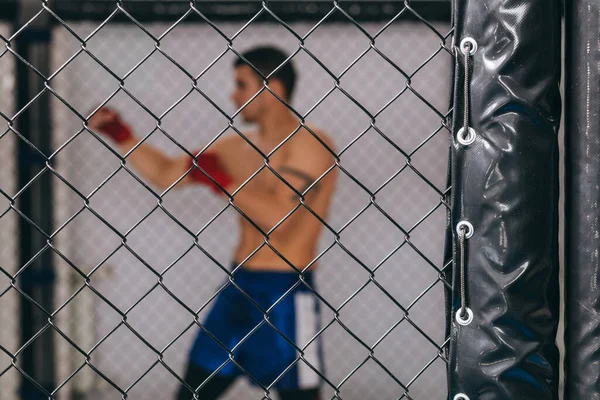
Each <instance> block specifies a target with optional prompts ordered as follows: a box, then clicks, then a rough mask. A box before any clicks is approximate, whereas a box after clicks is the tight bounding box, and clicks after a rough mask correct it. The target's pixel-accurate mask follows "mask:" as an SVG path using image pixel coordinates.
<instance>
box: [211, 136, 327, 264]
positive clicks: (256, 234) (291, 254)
mask: <svg viewBox="0 0 600 400" xmlns="http://www.w3.org/2000/svg"><path fill="white" fill-rule="evenodd" d="M248 138H249V139H250V140H252V143H253V144H254V145H255V146H256V147H258V148H260V149H261V150H262V151H263V153H265V154H267V153H269V152H271V151H272V150H273V148H274V147H275V146H276V145H278V143H267V142H264V141H262V140H261V138H259V137H258V136H256V135H249V136H248ZM219 146H220V151H219V153H220V154H221V155H222V156H221V159H222V162H223V164H224V166H225V168H226V169H227V171H228V172H229V173H230V174H231V175H232V176H233V178H234V180H235V181H236V182H240V183H242V182H245V181H246V180H248V179H249V178H250V177H251V176H253V175H254V174H256V175H254V177H253V178H252V179H251V180H250V181H249V182H248V183H247V184H246V185H245V186H244V187H243V188H242V189H241V190H240V192H243V191H252V192H258V193H262V194H269V195H272V196H279V197H280V198H281V196H283V198H284V199H289V201H288V203H289V204H288V205H287V207H288V208H289V211H291V210H292V209H293V208H294V206H295V205H297V204H299V200H298V196H296V195H295V193H294V191H292V190H291V189H290V188H289V187H288V186H287V185H286V184H285V183H283V182H282V181H281V179H280V178H278V177H277V176H276V174H275V173H273V172H272V171H271V170H270V169H269V168H267V167H266V166H265V162H264V158H263V157H262V156H261V155H260V154H259V153H258V152H257V151H256V150H255V149H253V148H252V147H251V146H250V145H249V144H248V143H247V142H246V141H245V140H243V139H242V138H241V137H239V136H238V135H233V136H231V137H228V138H226V139H224V140H223V142H222V143H220V144H219ZM315 146H319V147H315ZM314 149H318V150H319V149H322V145H321V144H320V143H319V142H318V141H317V140H316V139H315V138H314V137H313V136H312V135H311V134H310V133H308V132H307V131H304V130H301V131H299V132H298V133H297V134H296V136H294V137H293V138H292V139H291V140H289V141H288V142H287V143H285V144H284V145H283V146H281V147H280V148H279V149H278V150H277V151H276V152H275V153H273V154H272V155H271V156H270V157H269V162H268V164H269V166H270V167H271V168H272V169H273V170H275V171H276V172H277V173H279V174H280V175H281V176H282V177H283V178H285V179H287V180H288V182H291V181H292V179H290V178H291V175H290V159H291V158H292V157H293V156H294V155H296V157H295V159H296V160H298V157H297V156H298V155H299V154H302V153H301V152H306V151H311V150H314ZM294 152H296V153H294ZM299 152H300V153H299ZM333 161H334V160H333V157H331V162H330V163H328V164H329V165H333ZM261 167H262V169H261ZM259 169H261V170H260V172H258V173H256V172H257V171H258V170H259ZM292 169H293V170H295V171H298V170H299V169H300V170H301V169H302V167H301V166H300V168H298V166H297V165H296V166H295V167H294V168H292ZM326 170H327V168H325V167H324V168H322V170H320V171H317V172H316V173H315V172H312V173H311V174H310V175H309V176H307V177H306V178H309V177H311V178H312V180H315V179H317V178H319V177H320V176H321V175H322V174H323V173H325V172H326ZM300 172H301V171H300ZM294 183H295V185H294V187H295V188H296V189H297V190H298V191H299V192H302V191H304V190H305V189H306V187H307V186H308V185H309V184H310V183H311V180H309V179H305V180H298V176H296V177H295V179H294ZM334 185H335V178H334V177H333V174H328V175H326V176H325V177H324V179H322V180H320V181H319V182H318V184H317V186H315V189H311V190H310V191H309V193H308V194H307V195H306V197H305V202H306V204H307V205H308V206H309V207H310V208H311V209H312V210H313V211H314V212H315V213H316V214H318V215H319V216H320V217H321V218H322V219H324V220H326V217H327V211H328V208H329V203H330V200H331V197H332V193H333V190H334ZM234 203H235V196H234ZM240 208H241V211H243V212H244V213H245V214H246V216H247V217H248V218H246V217H244V216H242V215H239V217H238V220H239V222H240V234H241V235H240V241H239V243H238V246H237V249H236V251H235V254H234V261H235V262H236V263H237V264H239V263H241V262H242V261H244V260H246V259H247V261H246V262H245V263H244V267H246V268H250V269H263V270H279V271H292V270H293V269H292V268H291V267H290V266H289V265H288V263H287V262H286V261H284V258H285V259H286V260H287V261H289V262H290V263H292V264H293V265H294V266H296V267H297V268H299V269H302V268H305V267H306V266H307V265H309V264H310V263H311V262H312V261H313V260H314V258H315V257H316V251H317V245H318V240H319V236H320V233H321V231H322V229H323V224H322V223H321V222H320V221H319V220H318V219H317V218H316V217H315V216H314V215H312V213H311V212H309V211H308V210H307V209H306V208H304V207H303V206H300V208H298V209H297V210H296V211H295V212H294V214H293V217H292V218H289V219H286V220H285V221H284V222H282V223H281V225H279V226H278V227H277V228H276V229H275V230H274V231H273V232H272V234H270V235H269V240H268V244H269V245H270V246H269V245H267V243H266V241H265V236H264V235H263V234H262V233H261V231H260V230H259V229H257V228H256V227H255V226H253V224H252V223H251V222H250V221H248V219H250V220H253V219H254V218H257V217H258V216H257V215H253V213H252V210H247V209H244V208H242V207H240ZM267 210H268V209H267ZM263 212H268V211H263ZM271 228H272V227H271ZM282 232H285V233H282ZM271 247H272V248H271ZM257 249H258V250H257ZM277 253H279V254H277ZM248 257H250V258H248Z"/></svg>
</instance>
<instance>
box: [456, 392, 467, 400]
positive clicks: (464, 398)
mask: <svg viewBox="0 0 600 400" xmlns="http://www.w3.org/2000/svg"><path fill="white" fill-rule="evenodd" d="M454 400H470V399H469V396H467V395H466V394H464V393H459V394H457V395H456V396H454Z"/></svg>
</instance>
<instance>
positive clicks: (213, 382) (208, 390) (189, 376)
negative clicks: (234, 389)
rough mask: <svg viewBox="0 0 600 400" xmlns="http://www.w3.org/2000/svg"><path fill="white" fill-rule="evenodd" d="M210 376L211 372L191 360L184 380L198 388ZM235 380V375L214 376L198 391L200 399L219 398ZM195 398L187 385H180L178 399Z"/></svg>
mask: <svg viewBox="0 0 600 400" xmlns="http://www.w3.org/2000/svg"><path fill="white" fill-rule="evenodd" d="M209 376H210V373H208V372H207V371H205V370H203V369H202V368H200V367H197V366H195V365H194V364H193V363H191V362H190V363H189V364H188V367H187V371H186V373H185V378H184V381H185V382H186V383H187V384H188V385H190V386H191V387H192V388H194V389H196V388H197V387H198V386H200V385H201V384H202V382H204V381H205V380H206V379H208V377H209ZM233 381H235V377H227V376H218V375H216V376H213V377H212V378H211V379H210V381H208V382H207V383H206V384H205V385H204V386H203V387H202V389H200V390H199V391H198V399H201V400H217V399H218V398H219V396H220V395H221V394H223V392H225V391H226V390H227V388H229V386H231V384H232V383H233ZM193 398H194V394H193V393H192V392H191V391H190V390H189V389H188V388H187V387H185V385H180V388H179V392H178V394H177V400H191V399H193Z"/></svg>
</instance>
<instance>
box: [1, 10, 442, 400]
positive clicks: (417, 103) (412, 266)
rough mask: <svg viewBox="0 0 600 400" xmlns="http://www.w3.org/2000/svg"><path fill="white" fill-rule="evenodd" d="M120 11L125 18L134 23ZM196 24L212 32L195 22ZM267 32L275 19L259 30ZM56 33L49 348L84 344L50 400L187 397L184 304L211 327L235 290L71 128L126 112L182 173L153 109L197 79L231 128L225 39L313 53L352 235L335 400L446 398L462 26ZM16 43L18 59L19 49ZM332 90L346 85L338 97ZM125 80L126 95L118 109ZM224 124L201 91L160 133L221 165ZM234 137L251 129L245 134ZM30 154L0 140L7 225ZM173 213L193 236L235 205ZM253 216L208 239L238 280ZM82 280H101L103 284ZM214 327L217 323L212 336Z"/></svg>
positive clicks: (188, 199) (339, 317)
mask: <svg viewBox="0 0 600 400" xmlns="http://www.w3.org/2000/svg"><path fill="white" fill-rule="evenodd" d="M406 5H407V7H406V8H405V10H404V13H413V11H412V10H411V9H410V2H406ZM342 6H343V3H342ZM342 6H340V4H338V2H332V4H331V10H332V12H334V13H344V11H343V10H344V7H342ZM44 8H45V10H46V11H45V12H51V10H52V7H51V6H47V5H45V6H44ZM40 9H42V7H40ZM115 10H116V12H117V13H119V14H123V11H122V10H120V9H119V8H118V7H117V6H115ZM189 12H190V13H196V11H195V10H194V9H193V8H190V10H189ZM269 12H270V10H269V6H268V2H265V3H264V4H263V8H262V10H261V13H264V14H266V13H269ZM52 18H53V19H54V20H56V21H57V25H56V27H55V28H54V30H53V32H52V43H51V55H52V60H51V64H52V68H51V70H52V72H53V76H52V79H51V80H49V82H48V86H49V88H51V89H52V91H54V93H55V95H53V100H52V107H53V108H52V110H53V112H52V119H53V131H52V132H53V137H52V139H53V150H54V151H55V153H54V154H53V155H52V161H53V162H52V167H51V168H46V172H45V173H47V174H51V175H52V176H53V178H52V179H53V183H54V190H55V192H54V196H55V198H54V199H53V204H54V210H55V215H54V218H55V228H57V229H59V232H58V233H56V235H54V236H52V240H51V242H52V244H53V247H54V248H55V249H57V250H58V251H60V255H58V254H57V255H56V256H55V261H56V271H57V278H58V279H57V292H56V298H55V301H54V310H52V311H55V310H57V309H58V308H59V307H63V308H62V309H61V310H60V312H59V313H57V314H56V315H55V316H54V317H53V318H52V322H53V324H54V325H55V326H56V328H54V327H51V328H50V329H51V330H53V329H60V331H61V332H62V334H63V335H64V336H66V337H68V338H69V340H67V339H66V338H65V337H63V336H62V335H59V334H56V335H55V341H56V345H57V349H58V352H57V360H56V365H57V383H58V385H62V386H60V389H59V390H58V391H56V392H55V393H52V395H53V396H56V398H68V396H67V395H68V394H70V393H75V392H76V393H79V394H82V395H84V396H85V397H84V398H88V399H96V398H97V399H117V398H121V397H122V396H124V395H127V398H129V399H142V398H143V399H159V398H160V399H164V398H172V396H173V393H174V390H175V388H176V386H177V384H178V381H177V379H176V378H175V377H174V376H173V374H172V373H171V372H170V371H169V370H168V369H167V368H166V366H168V367H169V368H170V369H171V370H173V371H175V372H176V373H177V374H178V375H180V376H182V374H183V368H184V363H185V360H186V357H187V354H188V349H189V347H190V345H191V341H192V340H193V337H194V335H195V333H196V331H197V329H198V327H197V326H196V325H195V324H194V316H193V315H192V314H191V313H190V312H189V311H188V310H186V308H184V307H183V306H182V305H181V304H180V302H182V303H184V304H185V305H186V306H187V307H189V308H190V309H193V310H199V309H200V308H201V307H202V306H203V305H204V304H205V303H206V302H208V301H209V300H210V299H211V296H212V295H213V294H214V293H215V292H216V290H217V289H218V288H219V287H220V286H221V285H222V284H223V282H224V280H225V279H226V278H227V274H226V273H225V272H224V271H223V270H221V269H220V268H219V267H218V266H217V265H216V264H215V263H214V262H213V261H211V260H210V259H209V258H208V257H207V256H206V255H205V254H203V253H202V252H201V251H200V250H199V249H198V248H193V249H192V250H191V251H189V252H187V250H188V249H189V248H190V245H191V244H192V243H193V238H192V237H190V235H189V234H188V233H187V232H186V231H185V230H184V229H182V228H181V227H180V226H179V224H178V223H177V222H176V221H174V220H173V218H172V217H170V216H169V215H167V214H166V213H165V212H163V211H162V210H161V209H159V208H157V199H156V197H155V196H154V195H153V194H152V193H151V192H150V191H149V190H148V189H147V188H145V187H144V186H143V185H142V184H141V183H140V182H139V181H138V180H137V179H136V178H135V177H134V176H132V173H134V174H135V170H133V171H132V173H130V172H128V171H127V170H125V169H124V168H122V166H121V160H120V159H119V157H117V156H116V155H115V154H114V153H113V152H112V151H111V150H110V144H109V143H108V144H104V143H102V142H101V141H99V140H98V139H97V138H95V137H94V136H93V135H91V134H90V133H89V132H87V131H85V130H82V120H81V118H80V117H79V116H77V115H76V113H75V112H74V110H75V111H76V112H78V113H80V114H81V115H83V116H88V115H89V112H90V110H92V109H93V108H94V107H95V106H97V105H98V104H100V103H102V102H104V101H105V100H106V99H107V98H109V96H111V95H112V94H113V93H114V92H117V94H116V95H115V97H114V98H112V100H111V101H110V103H109V104H110V105H111V106H113V107H114V108H117V109H119V110H120V111H121V113H122V114H123V117H124V118H125V119H126V120H127V121H128V122H129V123H130V124H131V125H132V126H133V128H134V130H135V131H136V132H137V134H138V136H139V137H142V136H144V135H147V134H149V133H150V132H154V133H152V135H151V136H150V137H149V139H148V141H149V142H150V143H152V144H153V145H155V146H157V147H159V148H161V149H162V150H164V151H165V152H167V153H168V154H170V155H177V154H180V153H181V150H180V149H179V148H178V147H177V146H176V145H175V144H173V142H172V141H171V140H170V139H168V138H167V137H166V136H165V135H163V134H162V133H161V132H160V131H157V130H156V124H157V120H156V119H155V118H154V117H153V116H152V115H151V114H150V113H148V112H147V111H146V110H144V109H143V108H142V107H141V106H140V105H139V104H138V103H141V104H143V105H144V107H146V108H147V109H148V110H150V111H151V112H152V113H154V115H161V114H163V113H164V112H165V111H166V110H168V109H170V108H171V107H172V106H173V105H174V104H176V103H177V102H178V101H179V99H180V98H182V97H183V96H184V95H185V94H186V93H188V92H189V91H190V89H191V83H192V81H191V79H190V78H189V76H188V75H186V73H185V72H183V71H182V70H185V71H187V73H189V74H190V75H192V76H198V75H200V74H203V75H202V76H201V77H200V78H199V79H198V85H197V86H198V87H199V88H200V89H201V90H202V92H204V94H206V96H208V97H209V98H210V99H211V100H212V101H213V102H214V103H215V104H216V105H218V107H219V108H221V109H222V110H224V111H225V112H226V113H227V114H228V115H231V114H233V113H234V112H235V111H236V110H235V109H234V107H233V106H232V105H231V104H230V102H229V100H228V96H229V93H230V91H231V89H232V86H233V80H232V71H231V64H232V61H233V59H234V57H235V55H234V53H233V52H232V51H231V50H227V49H228V42H227V39H225V37H226V38H232V37H234V36H235V39H234V40H233V41H232V47H233V48H234V49H235V50H237V51H243V50H245V49H247V48H249V47H251V46H253V45H257V44H276V45H277V47H279V48H282V49H284V50H286V51H287V52H288V53H290V54H291V53H294V52H297V54H296V55H295V56H294V59H293V61H294V63H296V66H297V69H298V70H299V72H300V74H299V75H300V76H299V84H298V92H297V95H296V97H295V99H294V102H293V104H292V105H293V107H294V109H295V110H297V112H298V113H299V114H302V115H306V114H307V113H309V115H308V116H307V119H308V120H309V121H311V122H312V123H314V124H315V125H317V126H319V127H321V128H323V129H324V130H325V131H326V132H328V133H329V134H330V136H331V137H332V138H333V139H334V141H335V143H336V147H337V149H338V154H339V166H341V167H343V172H341V173H340V174H339V181H338V184H337V191H336V194H335V197H334V201H333V205H332V208H331V210H332V211H331V215H330V216H329V218H328V223H329V224H330V226H331V227H333V228H334V229H335V230H336V232H337V234H336V235H334V234H332V233H331V232H325V233H324V234H323V235H322V238H321V239H320V248H321V250H322V251H325V253H324V254H323V255H322V258H321V260H320V267H319V270H318V272H317V283H316V290H317V292H318V293H319V295H320V296H321V297H322V299H323V301H322V303H323V304H321V310H322V311H323V312H322V316H321V324H322V326H324V327H326V329H324V330H323V331H322V333H321V334H320V335H321V336H322V338H323V341H324V356H325V368H324V370H323V371H320V373H321V374H322V375H323V377H324V378H326V383H325V386H324V392H323V393H324V398H327V399H332V398H342V399H346V400H348V399H402V398H406V399H441V398H443V397H444V396H445V395H446V381H445V380H446V379H445V368H446V364H445V361H444V355H443V348H444V344H445V341H446V338H445V336H444V334H445V329H444V319H445V315H444V306H443V304H444V300H443V290H444V281H443V279H442V277H441V273H440V271H442V270H443V269H444V265H443V261H442V258H443V257H442V253H443V243H444V235H445V231H444V229H445V216H446V206H445V204H444V202H443V200H444V194H445V193H446V192H447V190H448V189H447V187H446V173H447V149H448V130H447V128H446V127H447V124H446V123H447V116H448V99H449V83H450V77H451V74H450V72H449V71H450V68H451V65H452V56H451V52H450V27H449V26H447V25H444V24H435V25H430V24H428V23H427V22H426V21H425V20H417V21H411V22H395V23H390V24H389V25H388V24H384V23H380V24H379V23H361V24H358V23H356V22H355V21H353V20H352V18H351V17H350V16H348V18H347V22H344V23H329V22H327V21H322V22H320V23H318V24H315V23H308V22H306V23H305V22H303V23H298V22H295V23H290V24H286V23H284V22H282V21H277V20H276V19H275V18H271V19H272V21H270V22H268V23H267V22H264V21H263V20H261V21H260V22H253V23H250V24H248V25H247V26H246V23H239V24H238V23H234V22H228V23H219V24H217V26H216V27H212V26H210V25H208V24H193V25H192V24H186V23H184V22H182V21H180V22H179V23H176V24H175V25H172V24H162V23H160V24H159V23H151V24H143V26H138V25H136V24H135V23H119V24H113V23H107V24H106V25H104V26H102V27H101V28H99V27H98V24H94V23H80V22H77V23H75V22H68V23H66V22H62V21H60V20H59V19H58V18H56V17H55V16H53V17H52ZM315 27H316V28H315ZM3 36H5V37H6V38H7V41H8V43H10V42H11V41H14V40H15V36H13V37H9V36H8V35H7V34H5V33H3ZM299 37H300V38H301V40H302V41H303V43H304V44H303V46H302V47H303V48H300V47H299ZM305 49H306V50H308V51H306V50H305ZM309 52H310V54H309ZM221 53H225V54H224V55H223V56H222V57H221V56H220V55H221ZM0 54H2V57H0V83H2V82H10V76H11V75H12V71H11V69H10V65H11V64H12V63H13V62H15V59H16V57H15V55H14V54H12V53H11V52H4V53H0ZM215 60H217V61H216V62H215ZM98 61H101V63H102V64H103V65H101V64H100V62H98ZM206 68H208V69H206ZM205 69H206V71H205ZM327 70H328V71H327ZM203 71H205V72H204V73H203ZM331 74H333V75H335V76H337V77H340V76H341V78H340V79H339V82H338V83H337V84H336V79H335V78H333V77H332V76H331ZM115 75H116V76H119V77H123V76H126V79H125V80H124V84H123V86H122V88H121V89H119V81H118V80H117V79H115ZM6 85H8V84H4V83H3V86H2V87H0V90H2V93H4V91H5V90H11V88H9V87H8V86H6ZM336 86H338V87H339V88H336ZM7 88H8V89H7ZM123 88H124V89H126V90H123ZM340 89H343V90H340ZM344 92H345V93H344ZM324 96H325V99H324V100H322V98H323V97H324ZM349 96H351V97H352V99H351V98H350V97H349ZM59 97H60V98H59ZM7 99H10V96H0V106H1V107H2V109H1V111H2V112H3V113H4V114H5V115H7V116H8V121H3V128H2V130H3V131H4V130H5V129H6V127H7V126H8V123H9V122H10V120H11V118H10V116H11V115H14V113H13V111H12V110H11V109H10V105H9V104H6V101H7ZM321 100H322V101H321ZM316 104H318V106H317V107H316V108H314V109H313V107H314V106H315V105H316ZM227 124H228V121H227V118H225V117H224V116H223V115H221V114H220V112H219V111H218V110H217V108H215V106H213V105H211V104H210V103H209V102H208V101H207V100H206V99H205V98H204V97H203V96H202V95H201V94H200V93H199V92H198V91H192V93H191V94H190V95H189V96H188V97H186V98H185V100H183V101H182V102H180V103H178V104H177V105H176V107H175V108H173V109H172V110H171V111H170V112H169V113H168V114H167V115H166V116H165V117H164V118H163V119H162V120H161V126H162V128H163V129H164V130H165V131H167V132H168V133H169V134H170V135H172V136H173V138H174V139H175V140H177V141H178V142H179V143H181V144H182V145H184V146H185V147H186V148H188V149H193V148H199V147H201V146H204V145H206V144H207V143H208V142H209V141H210V140H211V139H212V138H214V137H215V136H216V134H218V133H219V132H221V131H222V130H223V129H224V128H225V127H226V126H227ZM235 126H236V127H237V128H238V129H240V130H242V131H243V130H245V129H246V128H248V127H246V126H244V125H243V124H242V123H241V122H238V121H237V120H236V121H235ZM16 137H17V136H16V134H15V133H13V132H8V133H7V134H5V135H3V136H2V138H1V139H0V154H2V155H4V156H2V160H3V161H2V170H1V171H0V188H1V189H2V191H3V192H5V194H4V196H3V197H5V201H4V203H6V206H2V207H3V209H5V208H6V207H8V206H9V201H10V196H11V195H12V194H13V193H14V187H11V185H14V176H13V174H14V162H12V163H11V162H5V161H4V160H9V159H10V157H9V156H8V155H9V154H14V149H13V148H12V147H11V146H14V143H13V142H14V139H15V138H16ZM388 139H389V140H388ZM390 142H391V143H390ZM47 156H50V155H49V154H48V155H47ZM340 171H342V170H341V169H340ZM11 181H13V182H11ZM78 192H79V193H78ZM162 200H163V205H164V208H165V209H167V210H168V211H169V212H170V213H171V214H172V216H173V217H174V218H176V220H177V221H183V222H184V224H185V226H186V227H187V228H188V229H189V230H191V231H194V232H197V231H199V230H200V229H201V228H202V227H203V226H204V225H205V224H207V223H208V222H209V221H210V220H211V219H212V218H213V217H214V216H215V215H217V214H218V213H219V212H220V211H221V210H222V209H223V208H225V207H227V201H226V200H222V199H217V198H214V197H213V196H210V195H209V194H208V192H207V191H206V189H203V188H186V189H183V190H180V191H177V192H168V193H167V194H166V195H164V197H163V199H162ZM236 213H237V211H235V209H234V208H232V207H228V208H227V210H226V212H225V213H223V214H222V215H221V216H219V217H218V218H217V219H216V220H215V221H213V222H212V223H211V224H210V225H209V226H208V228H207V229H206V230H205V231H204V232H203V233H202V234H200V236H199V238H198V243H199V244H200V246H202V247H203V248H204V249H206V250H208V251H209V252H210V254H211V255H212V256H213V257H214V258H215V259H216V260H218V261H219V262H220V263H221V265H229V263H230V261H231V260H230V258H231V254H232V250H233V246H234V244H235V243H236V240H237V231H236V225H235V217H236ZM99 217H101V218H99ZM16 218H17V217H16V213H15V212H14V211H9V212H8V214H7V215H3V216H2V218H1V219H0V240H2V242H3V248H2V252H1V253H0V254H1V255H2V260H1V262H2V264H1V267H2V272H3V276H6V277H3V278H2V280H0V283H1V284H2V285H3V286H2V287H1V288H0V290H3V292H1V293H2V296H1V297H0V316H1V317H2V323H3V324H2V326H3V329H2V334H0V340H1V343H0V345H1V346H2V347H3V348H4V349H6V350H7V352H6V353H7V354H8V353H12V354H15V353H14V352H16V351H17V348H18V345H17V343H16V341H15V337H16V334H17V332H16V330H15V331H13V333H9V334H6V332H7V330H5V329H4V326H5V325H4V321H5V320H11V318H12V320H16V315H17V312H18V310H17V309H16V308H15V306H14V304H16V303H15V302H14V301H15V300H10V299H18V298H19V293H17V291H16V290H15V289H14V288H10V279H9V277H10V276H11V275H12V274H14V272H15V271H16V267H17V265H16V264H17V258H16V255H15V249H14V246H13V247H11V244H10V243H11V241H13V242H14V241H15V240H16V231H15V222H16V221H15V219H16ZM103 220H104V221H103ZM115 231H118V232H120V233H121V234H122V235H125V234H126V239H127V247H129V248H130V249H132V250H134V251H135V254H136V255H137V256H136V255H134V254H132V252H131V251H129V250H128V249H127V248H126V247H124V246H123V245H122V238H121V237H120V236H119V235H118V234H116V233H115ZM5 240H6V241H5ZM336 241H337V243H336ZM4 243H8V244H7V245H6V246H5V245H4ZM342 246H343V247H342ZM186 252H187V253H186ZM183 254H185V256H183V257H182V255H183ZM141 260H143V262H142V261H141ZM173 263H174V264H173ZM170 265H173V266H172V268H170V269H168V271H167V272H166V273H164V274H162V273H161V271H164V270H165V269H166V268H167V267H168V266H170ZM74 266H76V267H77V268H79V269H80V271H81V272H82V273H84V274H88V278H87V282H86V278H85V277H84V276H82V275H81V273H80V272H76V271H75V269H74V268H73V267H74ZM150 267H151V268H153V269H154V271H152V270H151V268H150ZM157 274H158V275H160V279H158V275H157ZM157 281H158V282H159V283H157ZM163 286H164V288H163ZM165 288H167V289H168V290H169V291H170V292H171V293H168V292H167V291H166V290H165ZM5 289H6V291H4V290H5ZM174 297H176V299H177V300H176V299H175V298H174ZM11 301H12V303H11ZM208 308H210V304H209V306H208ZM208 308H206V309H204V310H203V311H202V312H201V313H200V318H199V320H200V321H202V318H203V317H204V315H205V314H206V311H207V310H208ZM117 310H118V311H117ZM124 316H126V318H124ZM15 329H16V328H15ZM182 332H185V333H183V335H181V334H182ZM180 335H181V336H180ZM142 338H143V340H142ZM74 345H76V346H78V347H79V349H76V348H75V346H74ZM303 345H304V344H302V343H298V346H300V347H302V346H303ZM86 357H87V360H88V361H87V364H86ZM307 361H308V362H312V361H314V360H310V359H308V360H307ZM0 362H1V363H2V364H1V365H0V367H1V368H2V370H1V371H0V372H1V373H2V375H0V391H1V392H2V393H3V396H2V398H4V394H5V393H6V394H7V395H8V397H7V398H8V399H11V397H10V396H11V394H12V393H14V390H15V386H14V384H15V380H16V377H17V376H18V375H19V373H18V372H17V371H16V369H15V368H14V367H10V356H9V355H5V354H2V355H0ZM4 368H7V369H4ZM75 371H77V373H75V374H74V375H73V373H74V372H75ZM63 383H64V385H63ZM54 389H56V388H54ZM45 395H46V396H49V395H50V393H45ZM263 397H264V398H276V395H275V394H274V393H273V391H268V392H265V390H264V388H263V389H261V388H254V387H249V386H248V384H247V383H245V382H244V381H240V383H239V384H237V385H236V386H235V387H234V388H233V390H231V391H230V392H228V394H227V395H226V396H225V397H224V398H225V399H242V398H243V399H251V398H252V399H254V398H255V399H260V398H263ZM15 398H16V397H15Z"/></svg>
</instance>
